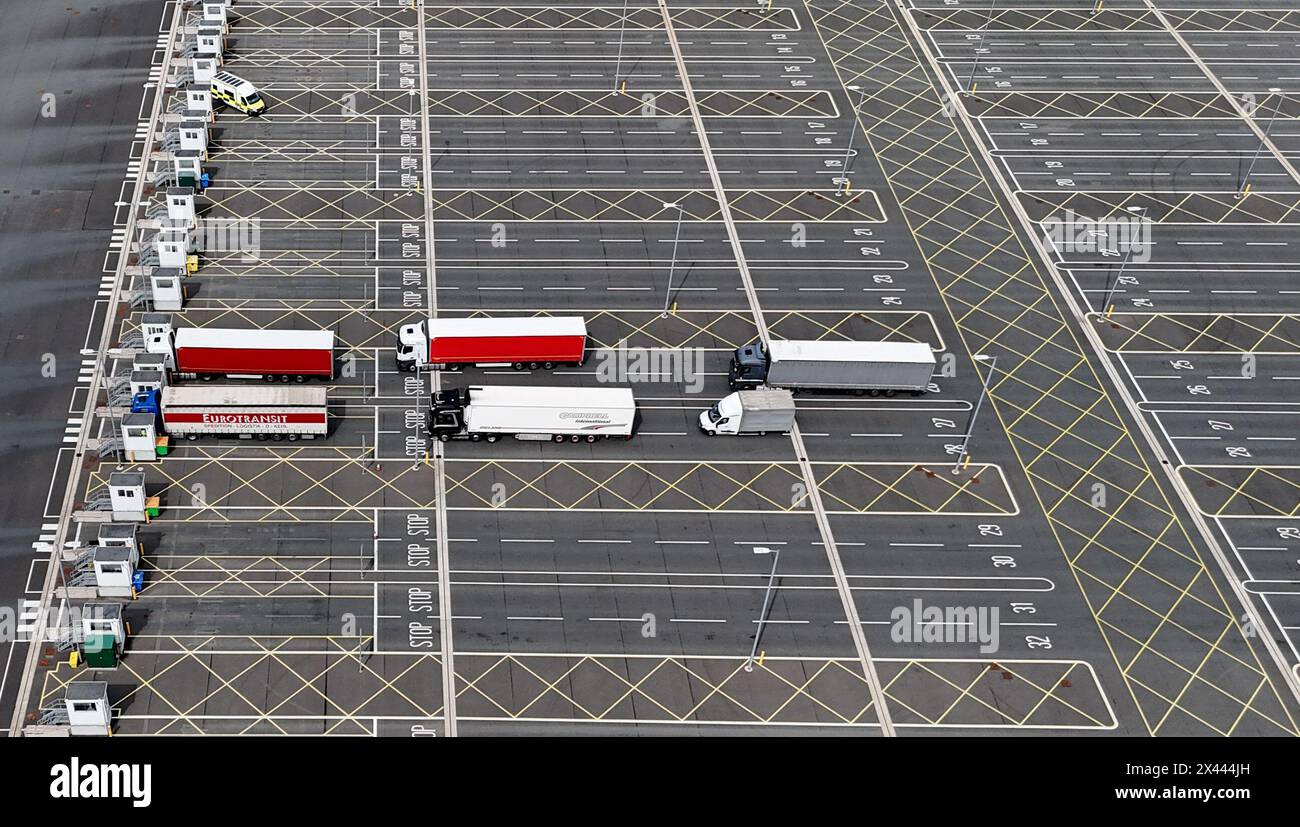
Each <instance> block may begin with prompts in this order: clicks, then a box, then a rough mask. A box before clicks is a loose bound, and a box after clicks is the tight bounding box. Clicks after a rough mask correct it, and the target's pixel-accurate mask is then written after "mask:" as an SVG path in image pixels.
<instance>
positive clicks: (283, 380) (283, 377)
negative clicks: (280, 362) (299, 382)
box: [280, 373, 293, 385]
mask: <svg viewBox="0 0 1300 827" xmlns="http://www.w3.org/2000/svg"><path fill="white" fill-rule="evenodd" d="M292 378H293V377H292V376H290V375H289V374H287V373H282V374H280V382H281V383H282V384H285V385H287V384H289V380H290V379H292Z"/></svg>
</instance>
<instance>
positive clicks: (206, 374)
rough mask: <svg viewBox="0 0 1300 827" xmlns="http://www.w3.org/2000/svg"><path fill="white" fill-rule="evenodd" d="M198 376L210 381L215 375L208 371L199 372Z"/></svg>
mask: <svg viewBox="0 0 1300 827" xmlns="http://www.w3.org/2000/svg"><path fill="white" fill-rule="evenodd" d="M199 378H200V379H202V380H203V381H204V382H211V381H212V380H213V379H215V378H216V377H215V376H213V375H212V374H210V373H204V374H201V375H200V376H199Z"/></svg>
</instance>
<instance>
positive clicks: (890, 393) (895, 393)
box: [885, 388, 898, 399]
mask: <svg viewBox="0 0 1300 827" xmlns="http://www.w3.org/2000/svg"><path fill="white" fill-rule="evenodd" d="M885 396H888V397H889V398H890V399H893V398H894V397H895V396H898V391H896V390H894V389H893V388H889V389H888V390H886V391H885Z"/></svg>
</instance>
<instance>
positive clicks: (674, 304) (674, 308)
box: [673, 302, 677, 316]
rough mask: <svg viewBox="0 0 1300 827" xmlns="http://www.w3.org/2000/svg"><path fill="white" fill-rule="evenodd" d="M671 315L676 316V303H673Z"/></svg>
mask: <svg viewBox="0 0 1300 827" xmlns="http://www.w3.org/2000/svg"><path fill="white" fill-rule="evenodd" d="M673 315H674V316H676V315H677V302H673Z"/></svg>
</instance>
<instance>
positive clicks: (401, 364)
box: [397, 322, 429, 370]
mask: <svg viewBox="0 0 1300 827" xmlns="http://www.w3.org/2000/svg"><path fill="white" fill-rule="evenodd" d="M428 362H429V337H428V336H426V335H425V334H424V323H423V322H419V323H417V324H404V325H402V326H401V327H400V328H398V330H397V367H398V369H399V370H415V369H416V368H422V367H424V366H425V365H426V364H428Z"/></svg>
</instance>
